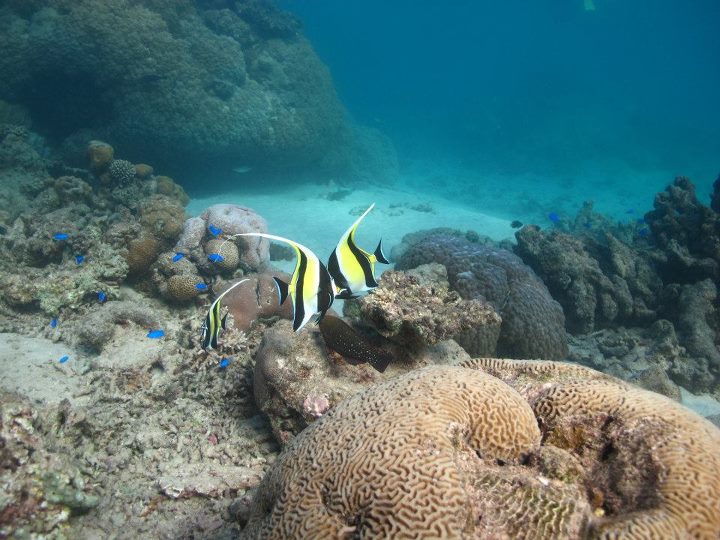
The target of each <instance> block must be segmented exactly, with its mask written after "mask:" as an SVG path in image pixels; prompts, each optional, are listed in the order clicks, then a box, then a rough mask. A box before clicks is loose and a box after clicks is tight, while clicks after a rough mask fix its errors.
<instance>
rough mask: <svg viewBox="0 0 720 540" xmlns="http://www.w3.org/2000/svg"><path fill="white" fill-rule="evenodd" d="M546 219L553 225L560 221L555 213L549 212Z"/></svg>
mask: <svg viewBox="0 0 720 540" xmlns="http://www.w3.org/2000/svg"><path fill="white" fill-rule="evenodd" d="M548 219H549V220H550V221H552V222H553V223H557V222H558V221H560V216H559V215H558V214H557V212H550V213H549V214H548Z"/></svg>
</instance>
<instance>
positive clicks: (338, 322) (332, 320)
mask: <svg viewBox="0 0 720 540" xmlns="http://www.w3.org/2000/svg"><path fill="white" fill-rule="evenodd" d="M320 332H321V333H322V335H323V339H324V340H325V344H326V345H327V346H328V347H329V348H331V349H332V350H333V351H335V352H337V353H338V354H341V355H342V356H343V357H344V358H345V360H347V362H348V364H352V365H354V366H355V365H358V364H364V363H366V362H367V363H368V364H370V365H371V366H372V367H373V368H375V369H376V370H377V371H379V372H380V373H382V372H384V371H385V368H386V367H387V366H388V364H389V363H390V362H391V361H392V360H393V355H392V354H390V353H389V352H387V351H384V350H382V349H380V348H378V347H376V346H375V345H373V344H372V343H370V341H368V340H367V339H366V338H365V337H363V336H361V335H360V334H358V333H357V332H356V331H355V330H353V328H352V327H351V326H350V325H348V324H347V323H346V322H345V321H343V320H342V319H341V318H339V317H335V316H333V315H327V314H326V315H325V317H323V318H322V319H321V320H320Z"/></svg>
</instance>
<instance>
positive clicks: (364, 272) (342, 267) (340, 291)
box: [328, 203, 390, 299]
mask: <svg viewBox="0 0 720 540" xmlns="http://www.w3.org/2000/svg"><path fill="white" fill-rule="evenodd" d="M373 208H375V203H373V204H371V205H370V208H368V209H367V210H365V212H364V213H363V215H362V216H360V217H359V218H357V220H356V221H355V223H353V224H352V225H351V226H350V228H349V229H348V230H347V231H345V234H343V235H342V237H341V238H340V241H339V242H338V245H337V247H336V248H335V251H333V252H332V255H330V260H329V261H328V270H329V271H330V275H331V276H332V278H333V280H334V281H335V287H336V293H335V298H342V299H345V298H356V297H358V296H361V295H363V294H365V293H366V292H368V291H370V290H371V289H374V288H375V287H377V286H378V284H377V281H375V263H376V262H379V263H383V264H390V261H388V260H387V257H385V255H384V254H383V252H382V240H380V242H379V243H378V245H377V248H375V253H368V252H367V251H365V250H364V249H362V248H360V247H358V246H357V244H356V243H355V231H357V228H358V226H359V225H360V222H361V221H362V220H363V218H364V217H365V216H367V215H368V214H369V213H370V210H372V209H373Z"/></svg>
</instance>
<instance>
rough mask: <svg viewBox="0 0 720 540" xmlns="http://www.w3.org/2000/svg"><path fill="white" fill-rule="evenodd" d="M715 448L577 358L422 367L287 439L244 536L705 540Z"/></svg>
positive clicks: (684, 418)
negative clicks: (568, 361)
mask: <svg viewBox="0 0 720 540" xmlns="http://www.w3.org/2000/svg"><path fill="white" fill-rule="evenodd" d="M538 426H539V427H538ZM719 445H720V431H719V430H718V429H717V428H716V427H715V426H713V425H712V424H711V423H710V422H708V421H707V420H705V419H703V418H701V417H699V416H698V415H696V414H695V413H693V412H691V411H690V410H688V409H685V408H683V407H682V406H680V405H678V404H677V403H675V402H673V401H672V400H669V399H667V398H665V397H663V396H660V395H658V394H655V393H652V392H648V391H645V390H641V389H639V388H637V387H634V386H632V385H629V384H627V383H624V382H622V381H620V380H618V379H615V378H613V377H610V376H608V375H604V374H602V373H600V372H597V371H594V370H591V369H589V368H585V367H582V366H578V365H574V364H564V363H559V362H552V361H529V360H502V359H495V358H483V359H473V360H466V361H463V362H462V363H461V365H460V366H432V367H427V368H422V369H419V370H415V371H412V372H410V373H407V374H405V375H402V376H399V377H396V378H393V379H390V380H387V381H385V382H383V383H380V384H377V385H375V386H373V387H372V388H370V389H368V390H366V391H364V392H361V393H358V394H355V395H354V396H352V397H350V398H348V399H346V400H344V401H342V402H340V403H339V404H338V405H336V406H335V407H334V408H332V409H331V410H330V412H327V413H325V415H324V416H322V417H321V418H320V419H319V420H317V421H316V422H315V423H314V424H312V425H311V426H310V427H308V428H307V429H306V430H305V431H303V432H302V433H301V434H300V435H298V437H296V438H295V439H294V440H293V441H292V442H291V443H290V444H289V445H288V446H287V447H286V449H285V451H284V452H283V453H282V454H281V455H280V457H279V458H278V460H277V461H276V462H275V463H274V464H273V465H272V466H271V468H270V469H269V471H268V473H267V475H266V477H265V478H264V480H263V482H262V484H261V485H260V486H259V487H258V489H257V493H256V496H255V499H254V501H253V504H252V506H251V508H250V512H249V514H248V523H247V526H246V528H245V530H244V533H243V535H244V537H245V538H309V537H314V538H341V537H348V538H350V537H352V538H520V537H522V538H547V539H556V538H568V539H571V538H572V539H575V538H595V539H611V538H630V539H635V538H638V539H639V538H686V537H692V538H708V539H710V538H717V532H718V531H719V530H720V455H719V454H718V452H717V448H718V447H719Z"/></svg>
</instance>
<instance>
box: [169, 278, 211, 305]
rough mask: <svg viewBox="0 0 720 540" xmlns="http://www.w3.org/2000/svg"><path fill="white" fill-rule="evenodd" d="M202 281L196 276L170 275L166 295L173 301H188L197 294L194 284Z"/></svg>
mask: <svg viewBox="0 0 720 540" xmlns="http://www.w3.org/2000/svg"><path fill="white" fill-rule="evenodd" d="M200 282H202V279H201V278H199V277H198V276H193V275H187V274H180V275H176V276H170V278H169V279H168V281H167V287H166V291H167V296H168V298H169V299H170V300H174V301H175V302H188V301H190V300H192V299H193V298H195V297H197V295H198V292H199V291H198V288H197V287H196V285H197V284H198V283H200Z"/></svg>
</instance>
